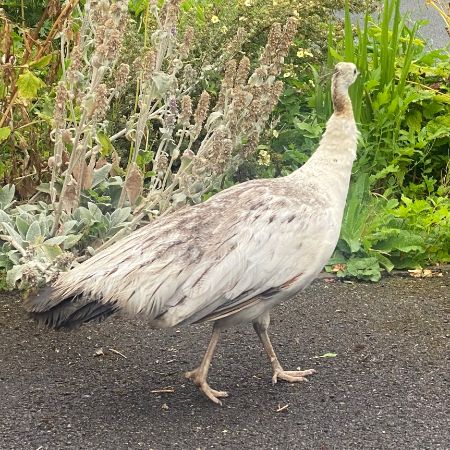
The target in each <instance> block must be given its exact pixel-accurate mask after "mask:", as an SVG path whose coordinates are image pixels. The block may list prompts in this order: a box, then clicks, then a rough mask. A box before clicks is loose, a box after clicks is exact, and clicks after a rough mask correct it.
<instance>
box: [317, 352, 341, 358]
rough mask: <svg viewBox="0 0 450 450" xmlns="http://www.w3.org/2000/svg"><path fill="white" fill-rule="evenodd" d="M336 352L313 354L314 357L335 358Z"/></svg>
mask: <svg viewBox="0 0 450 450" xmlns="http://www.w3.org/2000/svg"><path fill="white" fill-rule="evenodd" d="M336 356H337V353H324V354H323V355H320V356H314V358H336Z"/></svg>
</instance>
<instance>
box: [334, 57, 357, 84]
mask: <svg viewBox="0 0 450 450" xmlns="http://www.w3.org/2000/svg"><path fill="white" fill-rule="evenodd" d="M358 75H359V71H358V69H357V68H356V66H355V65H354V64H353V63H348V62H340V63H337V64H336V65H335V66H334V73H333V82H334V83H333V84H335V85H337V84H338V85H340V86H342V87H344V88H347V89H348V88H349V87H350V86H351V85H352V84H353V83H354V81H355V80H356V78H357V77H358Z"/></svg>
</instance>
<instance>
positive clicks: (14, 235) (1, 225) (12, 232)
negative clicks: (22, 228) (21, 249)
mask: <svg viewBox="0 0 450 450" xmlns="http://www.w3.org/2000/svg"><path fill="white" fill-rule="evenodd" d="M1 228H3V229H4V230H5V231H6V232H7V233H8V234H9V235H10V236H11V237H12V238H13V239H14V240H15V241H16V242H17V243H18V244H19V245H22V244H23V239H22V236H20V234H19V233H18V232H17V231H16V230H15V229H14V227H13V226H12V225H10V224H9V223H7V222H0V229H1Z"/></svg>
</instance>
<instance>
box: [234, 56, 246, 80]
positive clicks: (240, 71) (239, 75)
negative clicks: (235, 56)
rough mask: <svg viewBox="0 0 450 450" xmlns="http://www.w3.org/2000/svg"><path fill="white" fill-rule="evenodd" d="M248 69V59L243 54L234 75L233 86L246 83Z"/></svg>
mask: <svg viewBox="0 0 450 450" xmlns="http://www.w3.org/2000/svg"><path fill="white" fill-rule="evenodd" d="M249 70H250V60H249V59H248V58H247V57H246V56H244V57H243V58H242V59H241V60H240V62H239V67H238V68H237V71H236V77H235V79H234V85H235V86H243V85H244V84H246V83H247V78H248V73H249Z"/></svg>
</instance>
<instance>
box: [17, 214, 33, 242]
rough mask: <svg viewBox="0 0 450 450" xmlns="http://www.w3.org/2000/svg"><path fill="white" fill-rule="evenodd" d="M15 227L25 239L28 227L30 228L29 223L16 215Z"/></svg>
mask: <svg viewBox="0 0 450 450" xmlns="http://www.w3.org/2000/svg"><path fill="white" fill-rule="evenodd" d="M16 228H17V229H18V230H19V233H20V235H21V236H22V238H23V239H25V237H26V235H27V231H28V228H30V225H29V223H28V222H27V221H26V220H25V219H24V218H23V217H21V216H17V217H16Z"/></svg>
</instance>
